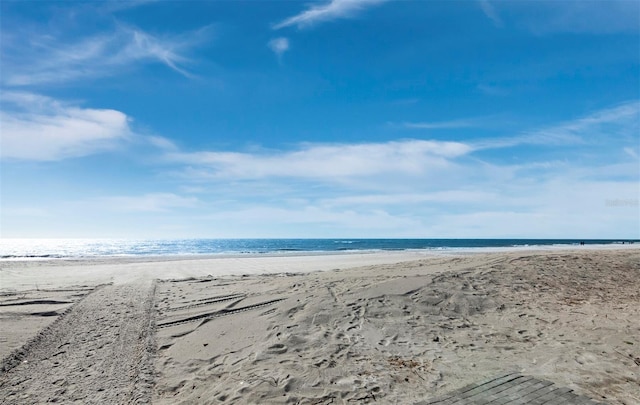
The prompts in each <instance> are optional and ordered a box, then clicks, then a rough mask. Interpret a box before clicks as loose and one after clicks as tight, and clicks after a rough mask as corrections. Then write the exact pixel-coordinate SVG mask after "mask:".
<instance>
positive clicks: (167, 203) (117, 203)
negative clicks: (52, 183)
mask: <svg viewBox="0 0 640 405" xmlns="http://www.w3.org/2000/svg"><path fill="white" fill-rule="evenodd" d="M95 202H97V203H98V204H99V205H100V206H102V207H103V208H106V209H111V210H116V211H131V212H167V211H170V210H172V209H174V208H192V207H194V206H195V205H196V204H197V203H198V199H197V198H195V197H182V196H179V195H176V194H173V193H149V194H144V195H140V196H111V197H103V198H99V199H97V200H95ZM92 204H93V203H92Z"/></svg>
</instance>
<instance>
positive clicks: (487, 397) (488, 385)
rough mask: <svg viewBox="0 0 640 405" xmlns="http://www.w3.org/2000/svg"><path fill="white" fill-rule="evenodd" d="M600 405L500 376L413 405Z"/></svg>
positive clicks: (529, 381) (550, 386)
mask: <svg viewBox="0 0 640 405" xmlns="http://www.w3.org/2000/svg"><path fill="white" fill-rule="evenodd" d="M454 404H455V405H485V404H486V405H503V404H509V405H516V404H518V405H520V404H522V405H525V404H526V405H559V404H567V405H603V404H602V403H600V402H596V401H593V400H591V399H589V398H587V397H583V396H579V395H576V394H574V393H573V390H571V389H569V388H561V387H557V386H555V385H554V384H553V383H552V382H550V381H545V380H539V379H537V378H533V377H528V376H524V375H521V374H517V373H511V374H503V375H499V376H497V377H493V378H490V379H487V380H484V381H481V382H478V383H475V384H471V385H467V386H466V387H464V388H461V389H459V390H456V391H454V392H451V393H449V394H447V395H444V396H441V397H438V398H434V399H428V400H426V401H421V402H418V403H416V404H415V405H454Z"/></svg>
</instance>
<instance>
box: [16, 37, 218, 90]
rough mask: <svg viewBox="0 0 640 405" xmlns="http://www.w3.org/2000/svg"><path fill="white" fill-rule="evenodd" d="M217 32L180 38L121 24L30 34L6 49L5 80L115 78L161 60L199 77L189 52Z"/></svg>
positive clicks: (22, 82)
mask: <svg viewBox="0 0 640 405" xmlns="http://www.w3.org/2000/svg"><path fill="white" fill-rule="evenodd" d="M210 36H211V27H210V26H207V27H204V28H201V29H199V30H196V31H192V32H189V33H186V34H182V35H174V36H155V35H152V34H150V33H147V32H144V31H142V30H140V29H138V28H132V27H126V26H123V25H117V26H116V28H115V30H114V31H112V32H109V33H104V34H98V35H94V36H90V37H87V38H82V39H80V40H77V41H68V40H66V41H65V40H64V39H62V38H54V37H52V36H51V35H48V34H47V35H36V34H29V35H27V37H26V38H25V39H21V40H20V41H16V40H15V39H14V40H13V41H11V42H10V44H9V45H8V46H6V47H5V48H6V49H4V50H3V59H4V65H5V66H4V70H5V73H4V74H3V77H4V79H3V83H4V84H5V85H8V86H31V85H37V84H47V83H65V82H71V81H75V80H79V79H86V78H96V77H106V76H112V75H115V74H118V73H120V72H121V71H122V70H124V69H127V68H129V67H131V66H135V65H140V64H148V63H160V64H163V65H165V66H167V67H168V68H170V69H171V70H173V71H175V72H177V73H179V74H180V75H182V76H185V77H193V73H191V72H190V71H189V70H188V69H187V66H188V65H189V64H190V62H191V61H190V60H189V58H188V57H187V56H186V54H187V53H188V52H189V51H190V50H191V49H192V48H194V47H196V46H199V45H201V44H202V43H204V42H205V41H206V40H207V39H209V38H210Z"/></svg>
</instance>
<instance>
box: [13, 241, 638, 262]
mask: <svg viewBox="0 0 640 405" xmlns="http://www.w3.org/2000/svg"><path fill="white" fill-rule="evenodd" d="M581 243H584V244H585V245H610V244H622V243H640V241H638V240H624V241H623V240H609V239H600V240H596V239H590V240H578V239H158V240H129V239H0V259H1V260H16V259H52V258H60V259H64V258H96V257H118V256H181V255H245V254H246V255H262V254H282V255H287V254H305V253H332V252H333V253H336V252H345V253H346V252H366V251H385V250H419V249H425V250H459V249H480V250H481V249H487V248H512V247H522V248H526V247H531V248H535V247H545V246H575V245H580V244H581Z"/></svg>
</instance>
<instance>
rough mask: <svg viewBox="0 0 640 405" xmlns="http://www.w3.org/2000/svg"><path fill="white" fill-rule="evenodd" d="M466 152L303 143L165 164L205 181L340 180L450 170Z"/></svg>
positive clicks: (434, 146)
mask: <svg viewBox="0 0 640 405" xmlns="http://www.w3.org/2000/svg"><path fill="white" fill-rule="evenodd" d="M470 151H471V148H470V147H469V146H468V145H465V144H463V143H459V142H440V141H421V140H406V141H394V142H387V143H369V144H344V145H317V144H308V145H303V147H301V148H300V149H298V150H294V151H279V152H275V153H239V152H195V153H173V154H168V155H167V157H168V159H169V160H170V161H172V162H175V163H181V164H186V165H190V166H192V167H193V166H196V167H200V168H201V171H200V175H203V176H204V177H206V176H209V177H211V178H236V179H260V178H268V177H284V178H309V179H325V180H330V181H334V180H340V179H343V178H348V177H366V176H375V175H384V174H393V173H395V174H404V175H421V174H424V172H425V171H428V170H435V169H439V168H445V167H448V166H450V165H451V164H452V163H451V160H452V159H454V158H457V157H460V156H463V155H465V154H467V153H468V152H470Z"/></svg>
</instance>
